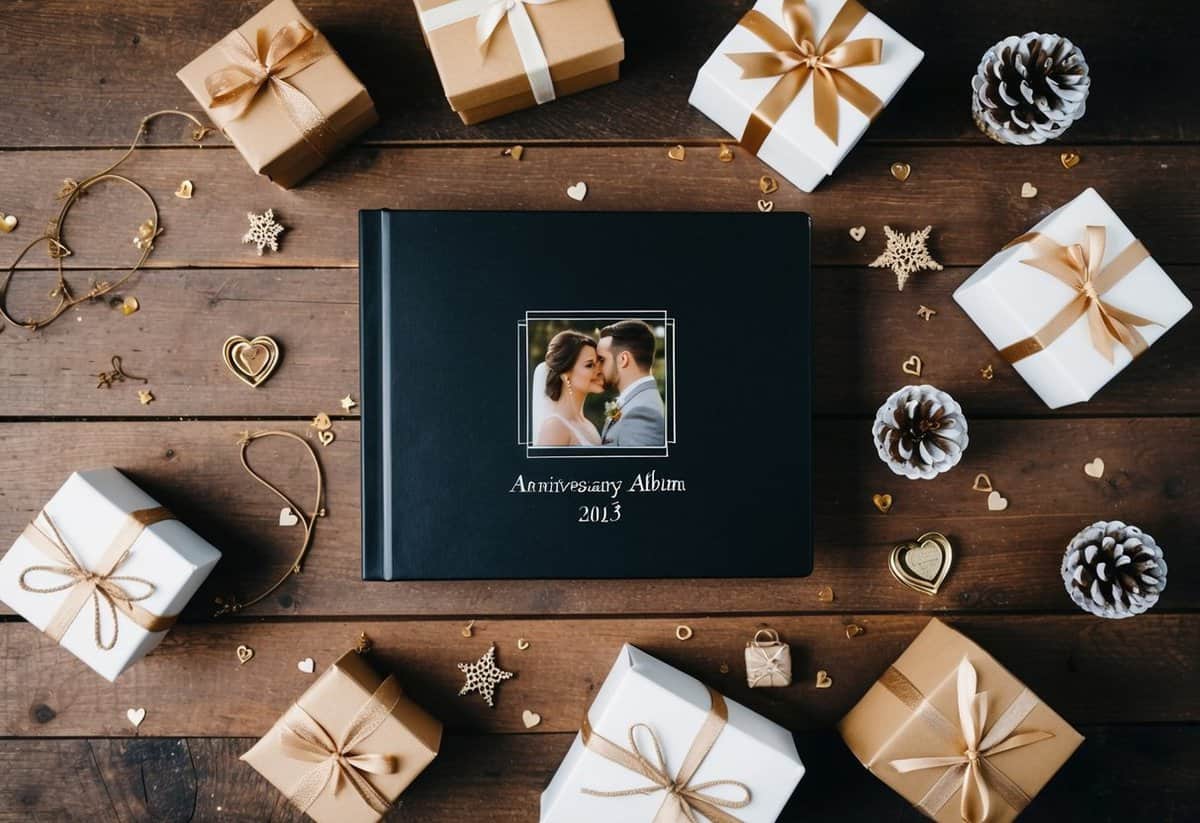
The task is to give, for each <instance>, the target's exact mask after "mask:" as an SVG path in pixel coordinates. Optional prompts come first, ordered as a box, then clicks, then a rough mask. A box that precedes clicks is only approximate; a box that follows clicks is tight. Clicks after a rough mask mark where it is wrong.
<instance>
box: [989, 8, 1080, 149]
mask: <svg viewBox="0 0 1200 823" xmlns="http://www.w3.org/2000/svg"><path fill="white" fill-rule="evenodd" d="M1090 87H1091V79H1090V77H1089V76H1088V64H1087V61H1086V60H1084V59H1083V52H1081V51H1080V50H1079V48H1078V47H1077V46H1076V45H1075V44H1074V43H1072V42H1071V41H1070V40H1068V39H1067V38H1065V37H1060V36H1059V35H1057V34H1038V33H1037V32H1029V33H1028V34H1024V35H1022V36H1020V37H1017V36H1015V35H1014V36H1011V37H1006V38H1004V39H1003V40H1001V41H1000V42H999V43H997V44H996V45H994V46H992V47H991V48H990V49H988V50H987V52H985V53H984V55H983V59H982V60H980V61H979V67H978V68H977V69H976V70H975V76H974V77H972V78H971V88H972V89H973V90H974V92H975V93H974V96H973V98H972V100H971V112H972V114H973V115H974V117H975V124H976V125H977V126H979V128H980V130H982V131H983V133H984V134H986V135H987V136H988V137H990V138H992V139H993V140H995V141H997V142H1000V143H1013V144H1016V145H1022V146H1028V145H1033V144H1036V143H1044V142H1046V141H1047V140H1053V139H1054V138H1056V137H1059V136H1060V135H1061V134H1062V133H1063V132H1064V131H1066V130H1067V128H1068V127H1069V126H1070V125H1071V124H1072V123H1074V122H1075V121H1076V120H1078V119H1079V118H1081V117H1083V113H1084V111H1085V108H1086V107H1085V103H1086V101H1087V96H1088V89H1089V88H1090Z"/></svg>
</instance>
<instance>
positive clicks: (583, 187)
mask: <svg viewBox="0 0 1200 823" xmlns="http://www.w3.org/2000/svg"><path fill="white" fill-rule="evenodd" d="M567 197H570V198H571V199H572V200H575V201H577V202H579V203H582V202H583V198H585V197H587V183H585V182H583V181H582V180H580V181H579V182H578V183H576V184H575V185H573V186H567Z"/></svg>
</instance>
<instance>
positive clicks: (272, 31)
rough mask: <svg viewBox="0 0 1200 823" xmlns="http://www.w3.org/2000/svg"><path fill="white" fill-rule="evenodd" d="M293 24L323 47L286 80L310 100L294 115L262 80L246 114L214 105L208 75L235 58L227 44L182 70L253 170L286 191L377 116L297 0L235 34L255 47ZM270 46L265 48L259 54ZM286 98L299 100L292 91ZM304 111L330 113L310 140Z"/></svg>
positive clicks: (285, 0) (278, 2)
mask: <svg viewBox="0 0 1200 823" xmlns="http://www.w3.org/2000/svg"><path fill="white" fill-rule="evenodd" d="M294 21H299V22H300V23H302V24H303V25H305V26H307V27H308V28H310V29H312V30H313V31H314V32H315V33H316V36H315V37H314V38H313V41H312V44H311V45H312V47H313V48H314V49H318V50H320V51H322V52H324V54H323V56H322V57H320V58H319V59H317V60H315V62H312V63H311V64H310V65H307V66H305V67H304V68H303V69H301V70H300V71H297V72H295V73H294V74H290V75H289V76H287V77H286V78H285V79H284V82H286V83H288V84H290V85H291V86H293V87H294V88H295V89H296V90H298V91H299V92H300V94H302V95H303V96H304V97H306V98H307V100H308V101H310V102H305V101H304V100H298V102H297V103H296V104H294V105H297V106H299V109H298V111H299V114H297V115H291V114H289V110H288V108H287V104H286V103H285V102H284V100H283V99H281V95H278V94H276V93H275V92H276V89H273V88H271V87H272V83H273V81H271V80H267V81H265V82H264V83H263V84H262V87H261V88H259V89H258V91H257V94H256V96H255V97H254V99H253V101H252V102H250V104H249V106H248V108H246V110H245V112H244V113H242V114H241V115H240V116H236V117H235V116H234V114H235V112H236V108H237V107H236V106H234V105H213V104H212V102H213V101H212V97H211V96H210V94H209V91H208V88H207V87H206V85H205V80H206V78H208V77H209V76H211V75H213V74H214V73H216V72H220V71H221V70H222V69H225V68H227V67H229V66H230V65H231V64H232V62H233V61H232V58H231V57H230V55H229V54H228V52H227V51H226V49H224V48H222V46H221V43H217V44H215V45H213V46H212V47H211V48H209V49H208V50H207V51H205V52H204V53H203V54H201V55H200V56H199V57H197V58H196V59H195V60H193V61H192V62H191V63H188V64H187V65H186V66H184V67H183V68H182V69H180V70H179V72H178V74H177V76H178V77H179V79H180V80H182V81H183V84H184V85H185V86H187V88H188V91H190V92H191V93H192V96H193V97H195V98H196V100H197V101H198V102H199V103H200V105H201V106H203V107H204V111H205V113H207V114H208V116H209V118H210V119H211V120H212V121H213V123H215V124H216V125H217V126H218V127H220V129H221V131H222V132H224V134H225V136H226V137H228V138H229V140H230V141H231V142H232V143H233V145H234V146H236V147H237V150H238V151H239V152H241V154H242V157H244V158H246V162H247V163H249V164H250V167H251V168H252V169H254V171H256V172H258V173H259V174H264V175H266V176H267V177H269V178H270V179H271V180H272V181H273V182H274V183H276V184H278V185H280V186H282V187H283V188H285V189H286V188H291V187H292V186H294V185H296V184H297V183H299V182H300V181H301V180H303V179H304V178H305V177H307V176H308V175H309V174H311V173H312V172H314V171H316V170H317V169H318V168H320V167H321V166H322V165H323V164H324V163H325V161H326V160H327V159H328V158H329V156H330V155H331V154H333V153H334V152H335V151H337V150H338V149H339V148H341V147H342V146H343V145H345V144H346V143H347V142H349V141H350V140H352V139H353V138H354V137H356V136H358V135H359V134H361V133H362V132H364V131H366V130H367V129H368V128H370V127H371V126H373V125H375V123H377V122H378V121H379V116H378V115H377V114H376V112H375V104H374V102H372V100H371V96H370V95H369V94H367V90H366V88H364V87H363V85H362V83H360V82H359V80H358V78H357V77H355V76H354V73H353V72H352V71H350V69H349V68H348V67H347V66H346V64H345V63H343V62H342V59H341V58H340V57H339V56H338V55H337V52H335V51H334V50H333V48H332V46H330V45H329V42H328V40H326V39H325V36H324V35H323V34H321V33H320V32H319V31H317V30H316V27H315V26H313V25H312V23H310V22H309V21H308V20H307V19H306V18H305V17H304V15H303V14H301V13H300V10H299V9H297V8H296V5H295V3H293V2H292V0H275V1H274V2H273V3H271V4H270V5H268V6H266V7H265V8H264V9H263V10H262V11H260V12H259V13H258V14H256V15H254V16H253V17H251V18H250V19H249V20H247V21H246V22H245V23H244V24H243V25H241V26H239V27H238V29H237V31H238V32H240V33H241V35H242V36H243V37H244V38H245V41H246V43H247V44H249V46H250V48H251V49H254V48H256V47H257V45H258V44H259V42H260V40H259V38H260V37H263V38H264V41H263V43H264V46H265V43H266V41H268V40H269V39H270V38H272V37H274V36H275V35H276V33H277V32H279V31H280V30H281V29H283V28H284V27H286V26H288V25H289V24H291V23H293V22H294ZM265 51H266V50H265V48H263V49H261V50H260V53H265ZM281 76H282V75H281ZM285 96H288V97H291V98H292V99H295V96H294V95H291V94H290V93H289V94H287V95H285ZM313 107H315V109H314V108H313ZM305 112H307V113H308V114H309V118H308V119H309V120H311V119H312V118H313V117H317V118H321V117H323V118H324V123H323V124H321V126H320V127H319V128H318V129H316V131H315V132H310V134H309V135H308V136H307V137H306V135H305V133H304V131H303V130H302V129H303V125H298V124H303V123H304V122H305V117H304V113H305Z"/></svg>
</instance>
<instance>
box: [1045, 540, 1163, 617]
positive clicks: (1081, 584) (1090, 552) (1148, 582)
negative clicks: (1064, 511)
mask: <svg viewBox="0 0 1200 823" xmlns="http://www.w3.org/2000/svg"><path fill="white" fill-rule="evenodd" d="M1062 577H1063V583H1064V584H1065V585H1066V587H1067V593H1068V594H1069V595H1071V599H1072V600H1074V601H1075V604H1076V605H1078V606H1079V608H1081V609H1083V610H1084V611H1089V612H1091V613H1092V614H1094V615H1097V616H1099V617H1111V618H1114V619H1119V618H1122V617H1132V616H1133V615H1135V614H1141V613H1142V612H1144V611H1146V610H1147V609H1149V608H1150V607H1151V606H1153V605H1154V604H1155V603H1157V602H1158V595H1159V593H1160V592H1162V590H1163V589H1165V588H1166V586H1167V563H1166V561H1165V560H1163V551H1162V549H1161V548H1159V546H1158V544H1157V543H1155V542H1154V538H1153V537H1151V536H1150V535H1148V534H1146V533H1145V532H1143V531H1142V530H1141V529H1139V528H1138V527H1137V526H1127V525H1125V524H1124V523H1122V522H1121V521H1120V520H1109V521H1105V520H1100V521H1097V522H1096V523H1093V524H1092V525H1090V526H1088V527H1087V528H1086V529H1084V530H1083V531H1081V532H1079V534H1077V535H1075V537H1073V538H1072V539H1071V542H1070V543H1069V544H1067V553H1066V554H1065V555H1064V556H1063V562H1062Z"/></svg>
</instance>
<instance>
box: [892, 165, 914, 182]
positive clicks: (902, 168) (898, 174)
mask: <svg viewBox="0 0 1200 823" xmlns="http://www.w3.org/2000/svg"><path fill="white" fill-rule="evenodd" d="M910 174H912V166H910V165H908V163H892V177H895V178H896V179H897V180H899V181H900V182H901V183H903V182H904V181H905V180H907V179H908V176H909V175H910Z"/></svg>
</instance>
